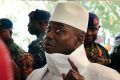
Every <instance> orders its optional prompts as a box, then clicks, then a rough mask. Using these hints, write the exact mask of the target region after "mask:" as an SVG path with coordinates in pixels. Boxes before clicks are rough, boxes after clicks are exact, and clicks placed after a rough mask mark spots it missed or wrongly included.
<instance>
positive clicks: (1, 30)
mask: <svg viewBox="0 0 120 80" xmlns="http://www.w3.org/2000/svg"><path fill="white" fill-rule="evenodd" d="M12 27H13V23H12V22H11V21H10V20H9V19H6V18H2V19H0V37H1V38H2V40H3V41H4V42H5V44H6V45H7V47H8V50H9V51H10V55H11V57H12V59H13V60H14V61H16V59H17V57H18V56H19V55H20V54H22V52H24V50H23V49H21V48H20V47H19V46H18V45H17V44H16V43H14V40H13V39H12Z"/></svg>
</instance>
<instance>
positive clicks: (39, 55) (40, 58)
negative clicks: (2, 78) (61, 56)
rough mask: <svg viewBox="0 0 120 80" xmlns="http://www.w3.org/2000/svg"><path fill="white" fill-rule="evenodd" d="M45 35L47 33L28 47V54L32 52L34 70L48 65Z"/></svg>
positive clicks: (42, 34)
mask: <svg viewBox="0 0 120 80" xmlns="http://www.w3.org/2000/svg"><path fill="white" fill-rule="evenodd" d="M44 35H45V33H41V34H40V35H39V37H38V38H37V40H34V41H32V43H31V44H30V45H29V47H28V48H29V50H28V52H30V53H31V54H32V55H33V58H34V62H35V64H34V69H37V68H41V67H43V66H44V65H45V64H46V58H45V53H44V52H45V49H44V47H43V41H44V39H43V37H44Z"/></svg>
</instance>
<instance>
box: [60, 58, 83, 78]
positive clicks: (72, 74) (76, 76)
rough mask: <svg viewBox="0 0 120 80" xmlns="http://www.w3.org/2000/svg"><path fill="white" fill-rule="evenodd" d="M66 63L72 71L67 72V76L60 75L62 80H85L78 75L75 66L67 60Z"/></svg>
mask: <svg viewBox="0 0 120 80" xmlns="http://www.w3.org/2000/svg"><path fill="white" fill-rule="evenodd" d="M68 61H69V63H70V65H71V67H72V69H70V70H69V72H68V73H67V75H66V74H65V73H63V74H62V77H63V80H85V79H84V77H83V76H82V75H81V74H80V73H79V71H78V68H77V66H76V65H75V64H74V63H73V62H72V61H71V60H70V59H69V58H68Z"/></svg>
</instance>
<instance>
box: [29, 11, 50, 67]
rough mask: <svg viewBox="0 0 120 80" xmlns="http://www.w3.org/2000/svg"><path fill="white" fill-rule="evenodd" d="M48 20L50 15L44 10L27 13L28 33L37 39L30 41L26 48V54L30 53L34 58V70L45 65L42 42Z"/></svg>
mask: <svg viewBox="0 0 120 80" xmlns="http://www.w3.org/2000/svg"><path fill="white" fill-rule="evenodd" d="M49 19H50V13H49V12H47V11H44V10H38V9H36V10H35V11H32V12H30V13H29V24H28V31H29V33H30V34H32V35H36V37H37V39H36V40H34V41H32V43H31V44H30V45H29V46H28V49H29V50H28V52H30V53H31V54H32V55H33V58H34V62H35V65H34V69H37V68H41V67H43V66H44V65H45V64H46V58H45V53H44V52H45V49H44V47H43V44H44V43H43V42H44V36H45V31H46V29H47V25H48V22H49Z"/></svg>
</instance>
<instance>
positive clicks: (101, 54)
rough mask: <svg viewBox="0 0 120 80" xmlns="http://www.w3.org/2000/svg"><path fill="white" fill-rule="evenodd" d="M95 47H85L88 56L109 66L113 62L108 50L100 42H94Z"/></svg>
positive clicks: (92, 60) (95, 61)
mask: <svg viewBox="0 0 120 80" xmlns="http://www.w3.org/2000/svg"><path fill="white" fill-rule="evenodd" d="M94 45H95V47H94V48H90V47H89V48H85V50H86V53H87V57H88V59H89V60H90V61H91V62H94V63H99V64H102V65H105V66H109V64H110V63H111V59H110V55H109V54H108V51H107V50H106V49H105V48H104V47H103V46H101V45H100V44H97V43H94Z"/></svg>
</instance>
